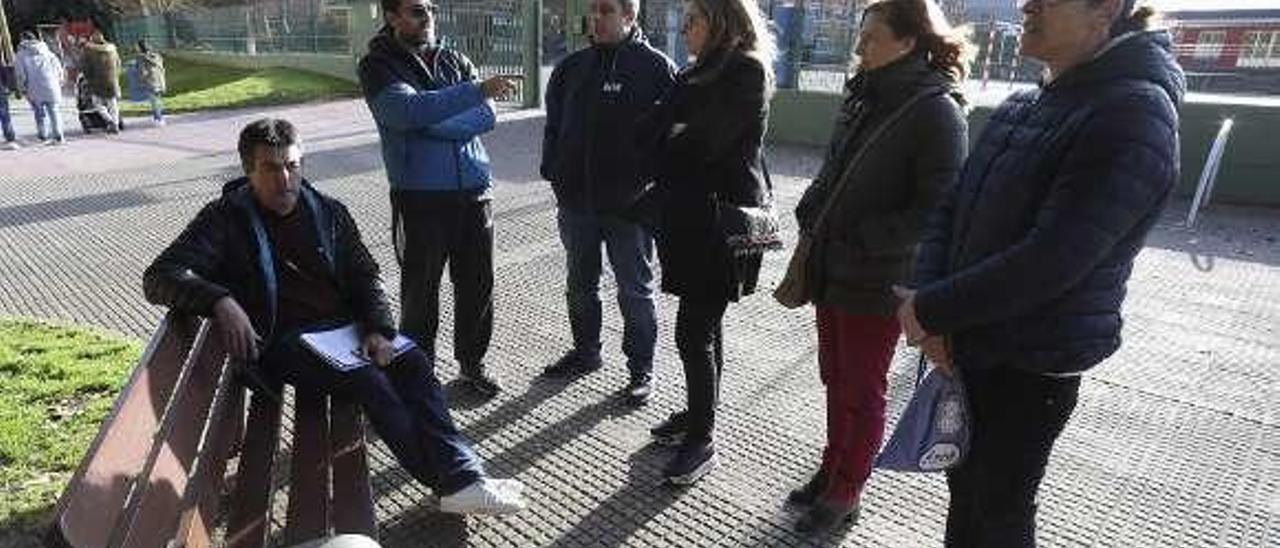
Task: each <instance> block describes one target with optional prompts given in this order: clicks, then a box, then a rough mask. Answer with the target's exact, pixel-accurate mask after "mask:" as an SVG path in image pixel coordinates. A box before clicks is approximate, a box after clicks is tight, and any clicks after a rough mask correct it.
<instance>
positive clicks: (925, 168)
mask: <svg viewBox="0 0 1280 548" xmlns="http://www.w3.org/2000/svg"><path fill="white" fill-rule="evenodd" d="M965 49H966V45H965V43H964V42H963V41H962V40H961V39H958V38H956V37H955V33H954V31H953V30H952V28H951V26H950V25H949V24H948V23H947V21H946V18H945V17H944V16H943V14H942V10H941V9H939V8H938V5H937V4H936V3H935V2H934V0H880V1H877V2H873V3H872V4H871V5H870V6H868V7H867V9H866V11H865V12H864V13H863V16H862V28H861V34H860V36H859V40H858V46H857V51H856V53H857V55H858V57H859V66H858V71H857V73H856V74H855V75H854V76H853V78H851V79H850V80H849V81H848V83H846V84H845V96H844V102H843V104H842V106H841V109H840V113H839V116H838V117H837V119H836V125H835V131H834V133H833V135H832V138H831V145H830V149H829V150H828V152H827V156H826V160H825V162H824V163H823V166H822V169H821V171H820V172H819V174H818V177H817V178H816V179H814V181H813V183H812V185H811V186H810V187H809V189H808V190H807V191H806V192H805V195H804V197H803V198H802V199H801V201H800V204H799V206H797V208H796V217H797V219H798V220H799V225H800V230H802V231H804V232H805V233H806V234H808V235H809V236H810V237H811V238H812V239H813V242H814V246H813V253H812V254H811V255H810V258H809V260H810V263H809V268H808V271H809V273H810V280H809V282H810V286H811V287H812V288H813V289H812V298H813V302H814V304H815V306H816V308H817V327H818V346H819V354H818V365H819V369H820V372H821V376H822V382H823V384H824V385H826V389H827V444H826V448H825V449H824V450H823V454H822V464H821V465H820V466H819V468H818V470H817V472H816V473H815V474H814V475H813V477H812V478H811V479H810V480H809V481H808V482H807V483H806V484H805V485H804V486H803V487H800V488H799V489H797V490H795V491H794V492H792V493H791V495H790V497H788V501H789V502H790V503H792V504H794V505H797V506H800V507H803V508H804V510H805V512H804V515H803V516H802V517H801V518H800V520H799V521H798V522H797V523H796V528H797V530H799V531H802V532H813V531H819V530H825V529H827V528H829V527H831V526H832V525H834V524H836V523H839V522H842V521H845V520H846V519H853V518H856V516H857V511H858V501H859V497H860V496H861V494H862V488H863V486H864V485H865V483H866V481H867V478H868V477H869V476H870V474H871V466H872V461H873V459H874V457H875V454H876V451H877V449H879V447H880V441H881V438H882V436H883V432H884V422H885V416H884V410H885V392H886V387H887V380H886V377H887V374H888V369H889V363H890V362H891V361H892V359H893V350H894V347H895V346H896V345H897V342H898V335H899V333H900V331H901V330H900V327H899V325H898V321H897V319H896V318H895V317H894V311H895V308H896V305H897V299H896V298H895V296H894V294H893V286H894V285H895V284H900V283H903V282H904V280H905V279H906V277H907V271H908V265H909V263H910V260H911V257H912V253H913V250H914V248H915V246H916V243H917V242H918V241H919V239H920V235H921V232H922V231H923V229H924V224H925V220H926V217H927V215H928V213H929V211H930V210H931V209H932V208H933V207H934V205H935V203H936V202H937V199H938V196H939V195H940V194H941V192H942V190H943V188H944V187H946V186H947V185H948V184H950V183H951V182H952V181H953V180H954V179H955V177H956V174H957V172H958V171H959V169H960V165H961V162H962V161H963V160H964V154H965V142H966V138H967V137H966V136H967V126H966V123H965V118H964V112H963V107H962V105H963V98H962V97H961V95H960V92H959V84H960V81H961V79H962V78H964V75H965V66H964V57H965V55H964V53H965Z"/></svg>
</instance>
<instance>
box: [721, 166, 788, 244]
mask: <svg viewBox="0 0 1280 548" xmlns="http://www.w3.org/2000/svg"><path fill="white" fill-rule="evenodd" d="M760 168H761V170H762V171H764V181H765V187H766V188H767V189H768V192H769V194H768V196H767V197H766V198H765V203H764V204H763V205H759V206H742V205H737V204H732V203H729V202H728V201H725V200H723V199H721V198H720V196H719V194H714V195H713V198H714V199H715V207H716V224H717V225H718V226H719V228H720V231H721V233H722V234H723V236H724V241H725V244H727V245H728V247H729V252H730V253H732V254H733V255H734V256H735V257H741V256H743V255H751V254H755V253H762V252H765V251H776V250H779V249H782V247H783V245H782V225H781V223H779V222H778V214H777V212H775V211H774V207H773V181H772V180H770V178H769V167H768V165H766V164H765V161H764V156H763V155H761V156H760Z"/></svg>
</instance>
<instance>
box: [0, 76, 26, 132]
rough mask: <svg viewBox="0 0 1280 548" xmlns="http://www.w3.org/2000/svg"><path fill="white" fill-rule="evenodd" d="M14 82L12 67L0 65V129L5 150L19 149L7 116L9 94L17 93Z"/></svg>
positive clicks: (15, 82) (9, 117)
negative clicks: (2, 133) (2, 132)
mask: <svg viewBox="0 0 1280 548" xmlns="http://www.w3.org/2000/svg"><path fill="white" fill-rule="evenodd" d="M16 80H17V78H16V76H14V73H13V67H12V66H10V65H0V129H2V130H3V131H4V148H5V149H6V150H16V149H18V148H21V147H20V146H19V145H18V135H17V134H16V133H14V131H13V118H12V117H11V116H10V115H9V94H10V93H13V92H14V91H17V89H18V83H17V81H16Z"/></svg>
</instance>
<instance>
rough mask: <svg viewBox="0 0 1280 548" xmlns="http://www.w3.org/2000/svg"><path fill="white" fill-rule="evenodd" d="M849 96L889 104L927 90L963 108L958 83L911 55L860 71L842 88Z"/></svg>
mask: <svg viewBox="0 0 1280 548" xmlns="http://www.w3.org/2000/svg"><path fill="white" fill-rule="evenodd" d="M845 89H846V91H848V92H850V93H852V94H855V95H856V94H866V96H867V97H869V98H870V99H871V100H873V101H875V100H882V99H883V100H887V101H888V102H890V103H894V102H897V101H905V100H906V99H907V98H909V97H911V96H913V95H915V94H916V93H918V92H920V91H923V90H926V89H938V90H942V91H945V92H946V93H948V94H950V95H951V96H952V97H954V98H955V99H956V101H957V102H959V103H960V104H961V105H963V104H966V101H965V98H964V94H963V93H962V92H961V90H960V86H959V83H958V82H956V80H955V78H952V77H951V76H950V75H948V74H946V73H944V72H942V71H940V70H937V69H935V68H933V67H931V66H929V61H928V59H927V58H926V57H925V55H924V54H922V53H913V54H910V55H907V56H906V57H903V58H902V59H898V60H897V61H894V62H892V63H889V64H888V65H885V66H883V67H880V68H877V69H875V70H864V71H859V72H858V74H857V75H855V76H854V77H853V78H851V79H850V80H849V82H848V83H846V84H845Z"/></svg>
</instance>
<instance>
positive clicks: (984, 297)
mask: <svg viewBox="0 0 1280 548" xmlns="http://www.w3.org/2000/svg"><path fill="white" fill-rule="evenodd" d="M1022 11H1023V13H1024V16H1025V24H1024V28H1025V29H1026V31H1025V34H1023V37H1022V53H1023V54H1024V55H1027V56H1030V57H1033V58H1035V59H1038V60H1040V61H1043V62H1044V63H1045V64H1046V65H1047V67H1048V77H1047V79H1046V82H1045V84H1044V85H1042V86H1041V87H1039V88H1038V89H1034V90H1030V91H1026V92H1022V93H1018V94H1015V95H1013V96H1012V97H1010V98H1009V99H1008V100H1006V101H1005V102H1004V104H1002V105H1001V106H1000V107H999V108H998V109H997V110H996V111H995V113H994V114H992V116H991V118H990V121H989V122H988V123H987V126H986V127H985V128H984V130H983V132H982V134H981V137H979V139H978V141H977V143H976V144H975V145H974V147H973V148H972V149H971V152H970V157H969V159H968V161H967V162H966V164H965V166H964V169H963V170H962V172H961V175H960V180H959V183H958V184H957V185H956V186H955V187H954V188H953V189H952V190H951V191H950V192H949V194H948V195H947V196H945V197H944V198H943V201H942V204H941V206H940V207H939V209H938V210H936V211H935V212H934V214H933V216H932V218H931V221H930V226H929V227H928V228H927V229H926V231H925V236H924V240H923V242H922V244H921V249H920V252H919V255H918V259H917V262H916V271H915V277H914V287H915V289H914V291H913V290H907V289H901V288H900V289H899V290H898V291H899V294H900V296H901V297H902V298H903V301H902V304H901V306H900V308H899V311H898V315H899V318H900V320H901V321H902V324H903V329H904V332H905V333H906V334H907V339H908V341H909V342H911V343H914V344H918V345H921V346H922V347H923V348H924V350H925V352H926V353H927V354H929V355H930V356H931V357H932V359H933V361H934V362H935V363H938V364H939V365H942V366H943V367H947V368H955V369H957V370H959V371H960V372H961V374H962V377H963V380H964V383H965V387H966V389H967V397H968V403H969V405H970V408H971V409H970V411H971V415H972V418H973V430H972V432H973V438H972V440H971V442H972V446H971V452H970V454H969V456H968V458H967V459H966V461H965V462H964V463H963V464H962V465H960V467H959V468H956V469H953V470H951V471H950V472H949V474H948V478H947V479H948V486H949V488H950V491H951V498H950V508H949V515H948V518H947V535H946V536H947V546H984V547H987V546H1001V547H1004V546H1034V545H1035V538H1034V537H1035V525H1034V523H1035V522H1034V517H1035V498H1036V491H1037V490H1038V488H1039V483H1040V478H1041V477H1043V475H1044V470H1045V465H1046V463H1047V462H1048V460H1049V453H1050V451H1051V450H1052V448H1053V444H1054V441H1055V440H1056V439H1057V437H1058V435H1059V434H1060V433H1061V432H1062V429H1063V427H1064V426H1066V423H1067V420H1068V419H1069V418H1070V416H1071V412H1072V411H1073V410H1074V408H1075V405H1076V394H1077V391H1078V390H1079V387H1080V374H1081V373H1082V372H1083V371H1085V370H1087V369H1088V368H1090V367H1093V366H1094V365H1096V364H1098V363H1099V362H1101V361H1102V360H1103V359H1105V358H1107V357H1108V356H1110V355H1111V354H1112V353H1114V352H1115V351H1116V349H1118V348H1119V347H1120V327H1121V316H1120V307H1121V304H1122V302H1123V301H1124V295H1125V283H1126V281H1127V280H1128V278H1129V274H1130V272H1131V270H1132V269H1133V262H1134V257H1135V256H1136V255H1137V254H1138V251H1139V250H1140V249H1141V248H1142V246H1143V242H1144V240H1145V239H1146V236H1147V233H1148V232H1150V230H1151V228H1152V226H1154V225H1155V223H1156V220H1157V218H1158V217H1159V215H1160V211H1161V209H1163V206H1164V204H1165V201H1166V199H1167V197H1168V196H1169V193H1170V191H1171V190H1172V189H1173V187H1174V184H1175V182H1176V181H1177V180H1178V105H1179V103H1180V102H1181V101H1182V97H1183V94H1184V92H1185V88H1186V85H1185V79H1184V76H1183V73H1182V70H1181V69H1180V68H1179V67H1178V65H1177V63H1176V62H1175V60H1174V55H1173V53H1172V51H1171V48H1172V46H1171V41H1170V38H1169V35H1168V33H1167V32H1165V31H1159V30H1148V28H1147V27H1148V25H1149V23H1148V22H1149V20H1150V18H1151V16H1152V15H1153V12H1152V11H1151V10H1150V9H1148V8H1140V9H1135V7H1134V0H1028V1H1026V2H1024V3H1023V8H1022Z"/></svg>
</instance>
